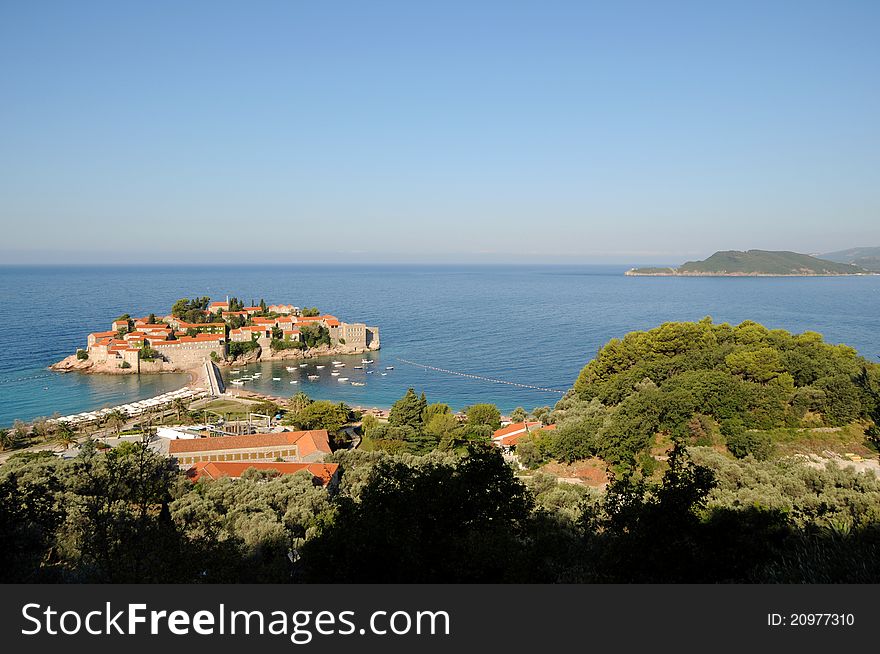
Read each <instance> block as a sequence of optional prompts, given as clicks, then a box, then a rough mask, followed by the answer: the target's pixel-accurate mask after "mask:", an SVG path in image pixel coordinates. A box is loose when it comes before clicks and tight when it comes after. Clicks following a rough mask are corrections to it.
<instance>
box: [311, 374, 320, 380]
mask: <svg viewBox="0 0 880 654" xmlns="http://www.w3.org/2000/svg"><path fill="white" fill-rule="evenodd" d="M318 379H321V376H320V375H309V381H316V380H318Z"/></svg>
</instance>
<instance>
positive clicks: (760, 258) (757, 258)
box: [625, 250, 875, 277]
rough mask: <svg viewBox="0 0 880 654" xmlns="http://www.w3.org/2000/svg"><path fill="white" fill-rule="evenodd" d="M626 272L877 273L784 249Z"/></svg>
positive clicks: (699, 274)
mask: <svg viewBox="0 0 880 654" xmlns="http://www.w3.org/2000/svg"><path fill="white" fill-rule="evenodd" d="M625 274H627V275H630V276H647V277H811V276H827V275H871V274H875V273H874V272H872V271H869V270H866V269H865V268H862V267H861V266H857V265H854V264H852V263H841V262H836V261H828V260H826V259H819V258H817V257H813V256H810V255H808V254H798V253H797V252H788V251H784V250H783V251H771V250H746V251H745V252H741V251H739V250H722V251H720V252H716V253H715V254H713V255H712V256H711V257H709V258H708V259H705V260H703V261H687V262H685V263H683V264H682V265H681V266H679V267H678V268H632V269H631V270H628V271H626V273H625Z"/></svg>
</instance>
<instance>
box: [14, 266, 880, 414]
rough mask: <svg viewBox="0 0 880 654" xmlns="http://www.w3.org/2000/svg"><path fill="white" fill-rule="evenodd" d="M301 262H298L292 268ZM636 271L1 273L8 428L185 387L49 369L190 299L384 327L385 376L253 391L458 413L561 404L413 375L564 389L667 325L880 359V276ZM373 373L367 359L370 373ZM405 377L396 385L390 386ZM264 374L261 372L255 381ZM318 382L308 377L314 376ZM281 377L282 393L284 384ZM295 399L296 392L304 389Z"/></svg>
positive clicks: (267, 374) (532, 394) (528, 393)
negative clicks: (130, 319)
mask: <svg viewBox="0 0 880 654" xmlns="http://www.w3.org/2000/svg"><path fill="white" fill-rule="evenodd" d="M291 256H292V258H293V257H295V253H292V255H291ZM626 268H627V266H522V267H514V266H364V265H358V266H354V265H352V266H345V265H339V266H319V265H309V266H236V267H221V266H198V267H186V266H179V267H149V266H138V267H135V266H130V267H125V266H113V267H0V324H2V325H3V326H4V328H3V329H2V330H0V425H5V424H9V423H11V422H12V420H13V419H15V418H22V419H29V418H33V417H35V416H38V415H48V414H51V413H53V412H54V411H59V412H61V413H62V414H68V413H76V412H80V411H87V410H92V409H96V408H100V407H102V406H107V405H112V404H118V403H122V402H130V401H132V400H135V399H141V398H145V397H149V396H152V395H157V394H159V393H162V392H164V391H166V390H171V389H174V388H179V387H180V386H182V385H183V384H185V383H186V381H187V378H186V376H184V375H144V376H141V377H140V378H137V377H134V376H126V377H117V376H100V375H79V374H75V373H69V374H58V373H52V372H50V371H48V370H47V369H46V366H47V365H49V364H50V363H52V362H54V361H57V360H59V359H61V358H62V357H64V356H66V355H67V354H70V353H72V352H74V351H75V349H76V348H77V347H82V346H83V345H84V343H85V336H86V334H87V333H88V332H91V331H98V330H104V329H108V328H109V322H110V321H111V320H112V319H113V318H114V317H116V316H117V315H119V314H121V313H124V312H129V313H131V314H132V315H145V314H147V313H149V312H150V311H155V312H157V313H158V312H160V311H165V310H168V309H169V308H170V306H171V304H172V303H173V302H174V301H175V300H176V299H178V298H180V297H184V296H195V295H209V296H211V297H214V298H222V297H225V296H226V294H227V293H228V294H230V295H236V296H238V297H241V298H245V299H248V300H249V299H251V298H255V299H259V298H260V297H264V298H265V299H266V300H267V301H270V300H275V301H284V302H287V301H289V302H293V303H294V304H298V305H299V306H312V305H318V306H319V307H320V308H321V309H322V310H325V311H328V312H332V313H333V314H335V315H337V316H339V317H340V318H342V319H345V320H349V321H364V322H367V323H369V324H375V325H378V326H379V327H380V330H381V339H382V350H381V351H380V352H377V353H374V354H373V355H371V358H373V359H374V361H375V362H376V363H375V364H373V367H375V368H376V369H377V370H378V369H380V368H381V370H380V371H377V372H376V373H375V374H372V375H366V373H365V372H364V371H355V370H354V369H353V366H354V365H360V359H361V357H360V356H358V357H353V358H351V359H344V360H345V361H346V363H347V366H346V368H344V369H343V370H345V376H348V377H349V378H350V379H351V380H358V381H363V382H364V384H365V385H364V386H351V385H350V384H340V383H339V382H336V381H335V380H334V379H333V378H332V377H331V376H330V375H329V372H330V367H329V365H328V367H327V368H326V369H325V370H324V371H323V373H322V379H321V380H320V381H318V382H309V381H308V380H307V379H305V374H301V373H300V371H299V369H298V370H297V371H296V372H294V373H288V372H287V371H286V370H285V367H286V366H287V365H297V364H295V363H290V362H286V363H272V364H263V366H262V368H263V376H262V377H261V378H260V380H259V382H252V383H250V384H248V385H246V386H245V388H249V389H253V390H261V391H264V392H270V393H272V394H275V395H290V394H293V393H294V392H296V391H297V390H299V389H300V388H301V389H303V390H305V391H306V392H307V393H309V394H310V395H312V396H313V397H315V398H324V399H331V400H336V401H345V402H349V403H351V404H360V405H364V406H389V405H390V404H391V403H392V402H393V401H394V400H395V399H397V398H398V397H399V396H400V395H402V394H403V393H404V392H405V391H406V389H407V387H409V386H413V387H415V388H416V389H417V390H419V391H422V390H424V391H425V392H426V393H427V394H428V397H429V400H431V401H444V402H448V403H450V404H451V405H453V406H454V407H456V408H461V407H464V406H466V405H467V404H470V403H473V402H494V403H496V404H498V405H499V406H500V407H501V408H502V409H504V410H509V409H512V408H513V407H515V406H518V405H522V406H525V407H534V406H540V405H544V404H552V403H553V402H555V400H556V399H557V398H558V395H556V394H554V393H547V392H541V391H535V390H531V389H525V388H520V387H516V386H510V385H506V384H498V383H492V382H487V381H483V380H479V379H473V378H470V377H461V376H454V375H449V374H446V373H442V372H438V371H435V370H429V369H424V368H418V367H415V366H412V365H408V364H406V363H403V362H402V361H400V359H407V360H410V361H414V362H418V363H422V364H426V365H429V366H435V367H438V368H445V369H449V370H455V371H460V372H463V373H468V374H472V375H478V376H483V377H490V378H497V379H502V380H508V381H512V382H517V383H521V384H526V385H532V386H540V387H545V388H559V389H564V388H567V387H569V386H570V385H571V384H572V382H573V381H574V378H575V377H576V375H577V373H578V371H579V370H580V369H581V367H583V365H584V364H585V363H586V362H587V361H589V360H590V359H591V358H592V357H593V356H594V355H595V353H596V350H597V349H598V348H599V347H601V345H602V344H603V343H605V342H606V341H607V340H608V339H609V338H612V337H615V336H622V335H623V334H625V333H626V332H628V331H631V330H634V329H645V328H650V327H653V326H655V325H657V324H659V323H661V322H663V321H666V320H696V319H699V318H702V317H703V316H706V315H711V316H712V317H713V318H714V319H715V320H716V321H728V322H734V323H737V322H740V321H742V320H746V319H751V320H756V321H758V322H762V323H764V324H766V325H768V326H770V327H781V328H785V329H789V330H792V331H803V330H806V329H810V330H815V331H819V332H822V333H823V334H825V336H826V338H827V339H828V340H830V341H832V342H845V343H848V344H850V345H852V346H854V347H855V348H857V349H858V350H859V351H860V352H861V353H862V354H863V355H864V356H866V357H868V358H870V359H873V360H878V358H880V276H876V277H804V278H689V279H682V278H668V277H667V278H659V277H658V278H650V277H625V276H624V275H623V272H624V271H625V270H626ZM368 358H370V357H368ZM389 365H393V366H394V370H393V371H387V373H388V374H387V375H386V376H382V375H381V372H385V370H384V368H385V367H386V366H389ZM254 369H256V368H254ZM308 370H312V369H311V368H310V369H308ZM273 377H280V378H281V379H280V380H279V381H274V380H273V379H272V378H273ZM294 379H296V380H298V381H300V383H299V384H290V383H289V382H290V381H292V380H294Z"/></svg>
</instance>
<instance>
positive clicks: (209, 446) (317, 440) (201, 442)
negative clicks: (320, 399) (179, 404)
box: [168, 429, 330, 456]
mask: <svg viewBox="0 0 880 654" xmlns="http://www.w3.org/2000/svg"><path fill="white" fill-rule="evenodd" d="M277 445H282V446H283V445H297V446H298V449H299V455H300V456H307V455H309V454H311V453H313V452H317V451H321V452H325V453H327V454H330V442H329V439H328V436H327V430H325V429H316V430H312V431H281V432H275V433H270V434H243V435H241V436H212V437H210V438H192V439H178V440H173V441H171V442H170V443H169V444H168V453H169V454H178V453H185V452H209V451H212V450H239V449H249V448H253V447H273V446H277Z"/></svg>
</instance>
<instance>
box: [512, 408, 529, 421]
mask: <svg viewBox="0 0 880 654" xmlns="http://www.w3.org/2000/svg"><path fill="white" fill-rule="evenodd" d="M527 417H528V414H527V413H526V410H525V409H523V408H522V407H521V406H518V407H516V408H515V409H514V410H513V411H511V412H510V420H511V422H524V421H525V419H526V418H527Z"/></svg>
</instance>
